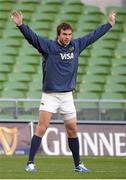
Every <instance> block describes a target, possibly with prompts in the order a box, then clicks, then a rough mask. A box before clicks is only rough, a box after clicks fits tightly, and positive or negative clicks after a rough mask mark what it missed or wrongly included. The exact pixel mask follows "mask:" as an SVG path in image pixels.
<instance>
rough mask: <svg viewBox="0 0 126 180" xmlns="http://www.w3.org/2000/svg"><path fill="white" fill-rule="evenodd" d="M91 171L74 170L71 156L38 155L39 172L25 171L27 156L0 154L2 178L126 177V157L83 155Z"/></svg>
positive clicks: (0, 177)
mask: <svg viewBox="0 0 126 180" xmlns="http://www.w3.org/2000/svg"><path fill="white" fill-rule="evenodd" d="M81 160H82V161H83V162H84V164H85V165H86V166H87V167H88V168H90V169H91V170H92V172H90V173H77V172H74V171H73V168H74V167H73V162H72V157H71V156H42V155H41V156H40V155H37V156H36V166H37V168H38V172H36V173H29V172H25V170H24V167H25V163H26V161H27V156H3V155H1V156H0V179H126V157H84V156H82V157H81Z"/></svg>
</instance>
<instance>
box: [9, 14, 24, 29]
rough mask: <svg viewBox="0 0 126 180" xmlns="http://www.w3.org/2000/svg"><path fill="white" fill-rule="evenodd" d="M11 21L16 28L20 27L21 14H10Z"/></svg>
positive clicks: (21, 21)
mask: <svg viewBox="0 0 126 180" xmlns="http://www.w3.org/2000/svg"><path fill="white" fill-rule="evenodd" d="M11 19H12V21H13V22H14V23H15V24H16V25H17V26H21V25H22V23H23V15H22V13H21V12H17V11H13V12H12V13H11Z"/></svg>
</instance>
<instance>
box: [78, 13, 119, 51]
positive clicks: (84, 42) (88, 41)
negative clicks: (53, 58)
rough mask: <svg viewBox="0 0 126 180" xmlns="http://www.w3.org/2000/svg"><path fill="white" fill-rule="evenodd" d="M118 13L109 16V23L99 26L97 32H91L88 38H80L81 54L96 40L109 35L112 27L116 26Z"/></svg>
mask: <svg viewBox="0 0 126 180" xmlns="http://www.w3.org/2000/svg"><path fill="white" fill-rule="evenodd" d="M115 18H116V13H115V12H114V11H113V12H111V13H110V14H109V17H108V23H107V24H104V25H102V26H99V27H98V28H97V29H96V30H94V31H92V32H90V33H89V34H87V35H86V36H83V37H81V38H78V39H77V41H79V49H80V51H79V52H80V53H81V52H82V51H83V50H84V49H85V48H86V47H87V46H89V45H91V44H92V43H94V42H95V41H96V40H98V39H99V38H101V37H102V36H103V35H104V34H105V33H107V32H108V31H109V30H110V29H111V28H112V26H113V25H114V24H115Z"/></svg>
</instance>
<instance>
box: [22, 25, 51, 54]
mask: <svg viewBox="0 0 126 180" xmlns="http://www.w3.org/2000/svg"><path fill="white" fill-rule="evenodd" d="M19 29H20V31H21V33H22V34H23V35H24V37H25V39H26V40H27V41H28V42H29V44H31V45H32V46H34V47H35V48H36V49H37V50H38V51H39V52H40V53H41V54H43V55H44V54H48V52H49V40H48V39H47V38H43V37H40V36H39V35H37V34H36V33H34V32H33V31H32V30H31V29H30V28H29V27H28V26H27V25H25V24H22V25H21V26H19Z"/></svg>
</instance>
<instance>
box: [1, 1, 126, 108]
mask: <svg viewBox="0 0 126 180" xmlns="http://www.w3.org/2000/svg"><path fill="white" fill-rule="evenodd" d="M0 4H1V5H0V12H1V16H0V98H3V97H4V98H6V97H7V98H11V97H12V98H37V99H39V98H40V97H41V76H42V74H40V73H41V56H40V54H39V53H38V51H37V50H35V49H34V48H33V47H31V46H30V45H29V44H28V43H27V42H26V41H25V40H24V37H23V35H22V34H21V33H20V31H19V30H18V29H17V27H16V26H15V25H14V24H13V23H12V22H11V20H10V13H11V11H12V10H13V9H16V10H18V11H22V13H23V15H24V22H25V23H26V24H28V25H29V26H30V27H31V28H32V29H33V31H35V32H36V33H37V34H39V35H41V36H44V37H47V38H51V39H55V37H56V32H55V30H56V26H57V25H58V24H59V23H60V22H63V21H66V22H68V23H70V24H71V25H72V26H73V29H74V37H75V38H76V37H80V36H84V35H86V34H87V33H89V32H91V31H92V30H94V29H95V28H96V27H98V26H99V25H100V24H103V23H104V22H106V21H107V19H106V17H105V15H104V14H103V13H102V12H101V10H100V9H99V8H98V7H96V6H87V5H85V4H83V3H82V2H81V1H79V0H64V1H61V0H53V1H52V0H19V1H14V0H0ZM112 9H115V10H116V11H117V14H118V16H117V20H116V25H115V26H114V27H113V28H112V29H111V30H110V31H109V32H108V33H107V34H106V35H105V36H103V37H102V38H101V39H100V40H99V41H97V42H95V43H94V44H93V45H91V46H89V47H88V48H87V49H86V50H85V51H83V52H82V53H81V54H80V57H79V67H78V76H77V85H76V91H75V92H74V97H75V98H78V99H125V97H126V77H125V76H126V61H125V58H126V45H125V42H126V25H125V24H126V23H125V22H126V20H125V16H126V12H125V11H124V10H123V9H122V8H121V7H117V6H111V7H110V6H109V7H107V8H106V12H107V14H108V13H109V12H110V11H111V10H112ZM9 87H10V88H9ZM90 105H91V104H90V103H89V104H86V105H84V104H83V106H85V107H86V106H87V107H89V106H90ZM101 105H102V106H101V107H103V108H107V107H109V108H110V106H112V107H115V108H117V107H118V108H121V107H122V104H118V105H115V104H114V103H109V106H107V105H108V104H106V105H103V104H101ZM78 107H79V106H78ZM92 108H97V103H94V104H93V103H92Z"/></svg>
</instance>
